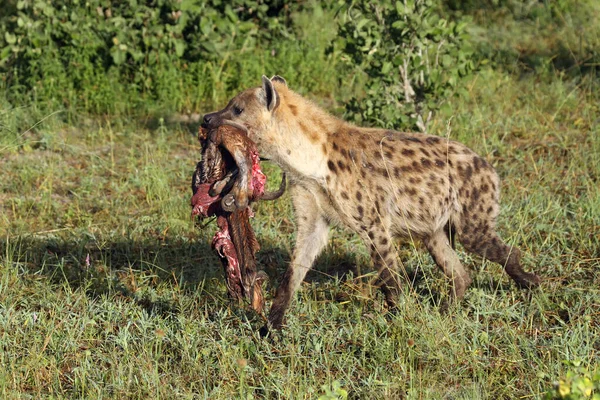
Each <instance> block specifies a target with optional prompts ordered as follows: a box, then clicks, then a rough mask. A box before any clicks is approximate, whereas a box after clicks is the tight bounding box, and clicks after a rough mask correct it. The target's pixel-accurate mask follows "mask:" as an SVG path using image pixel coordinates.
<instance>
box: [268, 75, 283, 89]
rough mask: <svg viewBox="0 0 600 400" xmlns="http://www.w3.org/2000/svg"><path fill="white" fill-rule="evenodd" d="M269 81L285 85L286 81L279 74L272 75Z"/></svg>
mask: <svg viewBox="0 0 600 400" xmlns="http://www.w3.org/2000/svg"><path fill="white" fill-rule="evenodd" d="M271 82H279V83H283V84H284V85H285V86H286V87H287V82H286V81H285V79H283V77H281V76H279V75H273V77H272V78H271Z"/></svg>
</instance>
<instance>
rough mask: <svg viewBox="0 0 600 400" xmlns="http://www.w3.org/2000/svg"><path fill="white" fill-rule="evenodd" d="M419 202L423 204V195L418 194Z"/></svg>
mask: <svg viewBox="0 0 600 400" xmlns="http://www.w3.org/2000/svg"><path fill="white" fill-rule="evenodd" d="M419 204H420V205H423V204H425V199H424V198H423V196H419Z"/></svg>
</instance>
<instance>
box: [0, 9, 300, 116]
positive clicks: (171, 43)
mask: <svg viewBox="0 0 600 400" xmlns="http://www.w3.org/2000/svg"><path fill="white" fill-rule="evenodd" d="M292 4H293V3H292V2H291V1H284V0H281V1H275V2H265V1H262V0H234V1H230V2H222V1H220V0H155V1H138V0H129V1H124V2H117V1H113V2H111V1H102V0H89V1H86V2H83V1H78V0H57V1H43V0H35V1H27V0H19V1H14V0H9V1H8V2H7V3H6V4H5V5H4V6H3V7H4V8H3V10H2V11H1V12H0V31H1V32H3V34H2V35H1V37H0V76H1V77H2V80H3V82H4V86H5V87H7V88H10V96H11V100H15V101H18V100H17V99H18V98H19V97H21V96H23V95H24V94H26V93H27V94H29V93H33V95H34V100H48V99H55V100H57V101H58V102H59V103H61V104H63V105H65V106H68V107H69V106H70V107H73V106H78V107H82V108H84V109H86V110H89V111H93V112H98V113H103V112H109V113H114V112H118V111H122V110H121V108H130V107H132V104H133V105H135V103H136V102H140V101H144V99H147V98H150V99H154V100H158V101H161V102H164V103H165V104H169V105H171V106H172V107H175V108H186V107H192V108H193V107H194V106H195V104H193V102H194V98H195V99H197V98H206V97H208V98H210V97H211V96H214V93H215V92H216V91H222V89H223V87H222V85H224V84H225V85H226V82H225V83H223V82H222V80H223V79H222V78H223V77H222V71H223V69H224V68H225V64H226V63H228V66H227V67H229V68H235V67H236V62H241V60H239V61H238V60H232V59H231V54H232V53H233V52H234V51H235V52H237V53H238V54H240V53H243V52H244V51H245V50H248V49H253V48H254V47H255V42H256V40H257V39H261V40H263V41H269V40H272V39H273V38H277V37H281V36H283V35H285V34H286V32H287V30H288V24H289V21H290V17H289V14H290V7H291V5H292ZM178 86H179V87H178ZM181 86H184V87H186V88H188V90H187V92H188V93H187V94H185V92H186V91H185V90H181ZM196 101H197V100H196Z"/></svg>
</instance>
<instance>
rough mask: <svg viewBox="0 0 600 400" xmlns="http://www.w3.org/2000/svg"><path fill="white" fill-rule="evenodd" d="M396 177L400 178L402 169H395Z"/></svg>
mask: <svg viewBox="0 0 600 400" xmlns="http://www.w3.org/2000/svg"><path fill="white" fill-rule="evenodd" d="M394 176H395V177H396V178H400V168H398V167H394Z"/></svg>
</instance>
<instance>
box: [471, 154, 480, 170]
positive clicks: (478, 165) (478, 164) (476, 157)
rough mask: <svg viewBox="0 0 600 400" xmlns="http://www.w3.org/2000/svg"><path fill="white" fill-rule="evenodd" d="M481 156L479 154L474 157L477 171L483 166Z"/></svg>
mask: <svg viewBox="0 0 600 400" xmlns="http://www.w3.org/2000/svg"><path fill="white" fill-rule="evenodd" d="M480 163H481V158H479V157H478V156H475V157H473V167H474V168H475V172H479V168H480V166H481V164H480Z"/></svg>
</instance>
